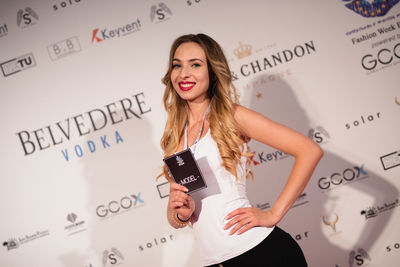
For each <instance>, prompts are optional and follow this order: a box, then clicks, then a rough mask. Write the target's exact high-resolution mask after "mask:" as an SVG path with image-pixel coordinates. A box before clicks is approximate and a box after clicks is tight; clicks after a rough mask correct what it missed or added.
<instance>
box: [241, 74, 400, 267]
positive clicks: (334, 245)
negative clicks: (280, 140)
mask: <svg viewBox="0 0 400 267" xmlns="http://www.w3.org/2000/svg"><path fill="white" fill-rule="evenodd" d="M270 75H271V74H269V75H260V76H258V77H256V78H255V79H254V80H252V82H251V84H255V85H256V86H254V87H253V88H252V89H247V90H248V91H246V92H245V94H247V95H245V96H246V97H247V99H249V100H250V101H249V102H248V103H249V105H248V107H249V108H250V109H253V110H255V111H257V112H260V113H262V114H264V115H265V116H267V117H269V118H270V119H273V120H275V121H277V122H279V123H281V124H284V125H286V126H288V127H290V128H293V129H295V130H297V131H298V132H301V133H302V134H305V135H308V133H316V132H317V131H322V132H321V133H320V136H319V137H323V138H325V140H324V141H323V142H322V143H321V147H322V149H324V146H326V144H324V143H326V141H328V142H329V137H330V138H331V142H332V143H333V141H334V138H335V137H334V136H330V135H329V129H328V131H326V129H324V128H323V127H319V128H318V130H317V129H315V127H317V125H311V122H310V120H309V119H308V117H307V115H306V112H305V110H304V109H303V108H302V107H301V106H300V104H299V103H298V101H297V98H296V95H295V94H294V92H293V89H292V88H291V87H290V86H289V84H287V83H286V82H285V81H284V80H283V79H276V80H275V81H274V82H269V83H260V82H259V81H260V80H262V79H264V80H265V81H268V77H269V76H270ZM257 80H258V81H257ZM322 123H323V122H322ZM322 126H323V125H322ZM310 130H311V131H310ZM323 138H320V139H318V142H319V141H321V140H322V139H323ZM250 147H251V149H252V151H255V152H256V153H255V157H254V160H255V161H256V164H257V163H259V164H258V165H255V166H253V172H254V175H255V181H254V182H248V195H249V199H250V200H251V201H252V203H253V205H254V206H258V207H260V208H263V209H269V208H270V207H272V205H273V203H274V201H275V200H276V198H277V197H278V195H279V193H280V191H281V189H282V187H283V185H284V183H285V182H286V179H287V177H288V175H289V172H290V169H291V167H292V164H293V162H294V159H293V158H292V157H291V156H288V155H285V154H284V153H282V152H281V151H278V150H277V149H275V148H271V147H268V146H265V145H263V144H260V143H258V142H256V141H252V142H251V144H250ZM324 152H325V154H324V157H323V159H322V160H321V162H320V163H319V165H318V166H317V169H316V171H315V172H314V174H313V176H312V178H311V180H310V182H309V184H308V186H307V187H306V189H305V191H304V193H303V195H302V196H301V198H299V199H298V201H297V202H296V203H295V204H294V206H295V207H294V208H292V209H291V210H290V211H289V212H288V214H287V215H286V216H285V218H284V219H283V220H282V221H281V222H280V224H279V225H280V226H281V227H282V228H284V229H286V231H287V232H289V233H291V234H292V236H293V237H295V238H296V239H297V240H298V243H299V245H300V246H301V247H302V249H303V250H304V254H305V256H306V258H307V261H308V263H309V265H310V266H335V265H336V266H348V265H349V263H351V265H352V263H354V264H355V262H356V257H357V256H358V258H357V259H358V260H359V261H358V263H360V260H362V261H363V262H367V261H368V257H369V256H368V255H361V254H362V253H363V252H364V251H365V252H366V253H367V254H368V252H369V251H370V250H371V248H372V247H373V246H374V243H375V241H376V240H378V239H379V238H380V236H381V234H382V233H383V231H384V230H389V229H385V227H386V226H387V223H388V222H389V220H390V218H391V216H392V212H393V209H392V210H388V211H385V212H384V213H382V214H380V216H377V217H376V218H374V219H373V220H366V219H365V218H366V217H365V214H364V215H362V214H360V212H361V211H362V210H363V209H366V208H367V207H365V206H363V204H362V203H363V201H364V200H366V201H365V203H371V199H372V200H373V204H372V206H373V207H376V206H378V205H384V204H385V203H391V202H393V201H394V200H396V199H397V198H398V196H399V192H398V190H397V189H396V188H395V187H394V186H393V185H392V184H391V183H389V182H388V181H387V180H385V179H383V178H382V177H380V176H378V175H377V174H375V173H373V172H372V171H371V170H369V169H368V166H364V165H363V162H349V161H348V160H346V159H344V158H342V157H341V156H340V155H337V154H335V153H333V152H330V151H327V150H325V151H324ZM268 154H269V155H268ZM365 161H368V158H366V159H365ZM346 169H349V170H348V171H346V174H345V175H346V177H347V178H348V180H351V181H349V182H347V181H345V180H343V178H342V183H341V184H339V185H334V184H332V183H330V184H329V183H324V184H321V187H324V189H322V188H320V187H319V186H318V184H319V179H320V178H321V177H324V176H326V177H328V178H329V177H330V176H331V174H333V173H335V172H338V173H341V174H342V175H343V171H345V170H346ZM353 175H354V178H352V177H353ZM337 179H340V178H337ZM324 182H327V181H324ZM328 182H329V180H328ZM335 183H336V184H338V183H339V180H335ZM327 186H329V187H330V188H325V187H327ZM260 189H261V190H260ZM354 236H356V238H354ZM354 266H355V265H354Z"/></svg>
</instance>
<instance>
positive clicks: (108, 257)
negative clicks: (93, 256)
mask: <svg viewBox="0 0 400 267" xmlns="http://www.w3.org/2000/svg"><path fill="white" fill-rule="evenodd" d="M123 260H124V255H122V253H121V252H120V251H119V250H118V249H116V248H111V249H110V251H108V250H104V252H103V260H102V262H103V267H106V266H109V264H110V265H118V264H121V263H122V261H123Z"/></svg>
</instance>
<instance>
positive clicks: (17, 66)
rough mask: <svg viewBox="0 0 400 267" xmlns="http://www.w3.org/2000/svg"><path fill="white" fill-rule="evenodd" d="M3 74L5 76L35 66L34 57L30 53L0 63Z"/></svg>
mask: <svg viewBox="0 0 400 267" xmlns="http://www.w3.org/2000/svg"><path fill="white" fill-rule="evenodd" d="M0 66H1V71H2V72H3V76H4V77H7V76H10V75H12V74H15V73H17V72H20V71H23V70H26V69H29V68H33V67H35V66H36V62H35V58H34V57H33V54H32V53H29V54H25V55H23V56H20V57H17V58H13V59H11V60H8V61H6V62H3V63H1V64H0Z"/></svg>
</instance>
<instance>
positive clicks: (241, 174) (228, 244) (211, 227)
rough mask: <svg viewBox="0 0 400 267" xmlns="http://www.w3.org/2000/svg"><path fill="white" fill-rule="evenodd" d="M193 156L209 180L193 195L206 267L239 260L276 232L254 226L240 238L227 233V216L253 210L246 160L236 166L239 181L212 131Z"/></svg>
mask: <svg viewBox="0 0 400 267" xmlns="http://www.w3.org/2000/svg"><path fill="white" fill-rule="evenodd" d="M194 157H195V158H196V160H197V163H198V165H199V168H200V169H201V172H202V174H203V176H204V178H205V180H206V184H207V188H205V189H202V190H200V191H197V192H194V193H193V194H191V196H192V197H193V199H194V201H195V205H196V208H195V211H194V216H195V217H194V218H196V219H197V220H196V219H195V221H194V223H193V229H194V231H195V237H196V240H197V243H198V245H199V248H200V251H201V255H202V259H203V265H212V264H216V263H219V262H222V261H225V260H228V259H231V258H233V257H236V256H238V255H240V254H242V253H244V252H246V251H248V250H250V249H252V248H253V247H255V246H256V245H258V244H259V243H260V242H261V241H262V240H264V239H265V238H266V237H267V236H268V235H269V234H270V233H271V231H272V230H273V227H272V228H267V227H253V228H251V229H249V230H247V231H246V232H244V233H242V234H241V235H237V234H234V235H229V231H230V230H231V229H232V228H231V229H227V230H224V225H225V224H226V222H227V221H225V219H224V218H225V217H226V215H228V213H229V212H231V211H233V210H235V209H237V208H243V207H250V206H251V205H250V202H249V200H248V199H247V195H246V166H245V162H246V159H245V158H244V157H243V158H242V161H241V162H240V164H238V167H237V175H238V180H237V181H236V180H235V177H234V176H233V175H232V174H231V173H230V172H228V171H227V170H226V169H225V168H224V167H223V166H222V160H221V157H220V154H219V150H218V147H217V144H216V143H215V141H214V140H213V138H212V137H211V134H210V130H208V132H207V133H206V135H205V136H204V137H203V138H201V139H200V140H199V141H198V143H197V146H196V151H195V154H194Z"/></svg>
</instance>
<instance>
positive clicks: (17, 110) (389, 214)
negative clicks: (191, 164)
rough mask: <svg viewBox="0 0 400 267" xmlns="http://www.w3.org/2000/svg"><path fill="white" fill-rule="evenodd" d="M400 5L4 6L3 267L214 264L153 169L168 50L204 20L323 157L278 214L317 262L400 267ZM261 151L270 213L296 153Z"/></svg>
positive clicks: (48, 1) (254, 197) (166, 2)
mask: <svg viewBox="0 0 400 267" xmlns="http://www.w3.org/2000/svg"><path fill="white" fill-rule="evenodd" d="M398 2H400V1H399V0H373V1H372V0H369V1H367V0H357V1H356V0H334V1H295V2H293V1H292V2H290V3H289V2H287V1H283V2H282V1H261V0H260V1H228V0H214V1H212V0H162V2H161V1H153V0H147V1H145V0H143V1H129V0H118V1H110V0H97V1H95V0H42V1H27V0H25V1H24V0H17V1H13V0H2V1H1V2H0V47H1V49H0V67H1V73H0V122H1V131H0V150H1V152H0V153H1V154H0V155H1V157H0V159H1V160H0V210H1V223H0V226H1V227H0V241H1V244H2V246H1V248H0V265H1V266H5V267H6V266H7V267H9V266H18V267H20V266H21V267H23V266H51V267H64V266H65V267H67V266H68V267H69V266H73V267H106V266H107V267H109V266H115V265H118V266H165V267H167V266H188V267H189V266H190V267H192V266H201V264H200V257H199V254H198V250H197V247H196V242H195V239H194V237H193V233H192V230H191V229H190V228H186V229H181V230H175V229H173V228H172V227H170V226H169V225H168V223H167V220H166V212H165V210H166V205H167V201H168V191H169V185H168V183H167V182H166V181H165V180H164V179H163V178H161V179H159V180H156V176H157V175H158V174H159V173H160V171H161V166H162V151H161V150H160V147H159V140H160V137H161V135H162V131H163V127H164V124H165V119H166V114H165V112H164V110H163V106H162V94H163V90H164V87H163V85H162V83H161V77H162V76H163V75H164V73H165V71H166V70H167V61H168V53H169V48H170V45H171V44H172V41H173V40H174V39H175V38H176V37H178V36H180V35H182V34H187V33H200V32H203V33H206V34H208V35H210V36H212V37H213V38H214V39H215V40H216V41H217V42H219V43H220V44H221V46H222V47H223V49H224V52H225V54H226V56H227V58H228V60H229V64H230V67H231V71H232V75H233V79H234V85H235V86H236V87H237V89H238V91H239V93H240V99H241V103H242V104H243V105H244V106H246V107H249V108H251V109H254V110H256V111H258V112H260V113H262V114H264V115H265V116H268V117H269V118H271V119H273V120H276V121H278V122H280V123H283V124H285V125H288V126H289V127H292V128H294V129H296V130H297V131H299V132H301V133H303V134H304V135H306V136H309V138H312V139H313V140H314V141H315V142H316V143H318V144H319V145H320V146H321V147H322V149H323V150H324V151H325V155H324V158H323V159H322V160H321V163H320V164H319V166H318V167H317V169H316V171H315V173H314V174H313V176H312V178H311V180H310V183H309V184H308V186H307V187H306V189H305V191H304V192H303V193H302V194H301V196H300V197H299V199H298V200H297V201H296V203H295V204H294V206H293V208H292V209H291V210H290V211H289V213H288V214H287V216H286V217H285V218H284V219H283V221H282V222H280V224H279V226H280V227H282V228H284V229H285V230H286V231H287V232H288V233H290V234H291V235H292V236H293V237H294V238H295V239H296V240H297V242H298V243H299V244H300V246H301V247H302V248H303V250H304V253H305V256H306V258H307V260H308V262H309V265H310V266H313V267H314V266H315V267H321V266H323V267H325V266H327V267H354V266H386V267H396V266H399V265H398V264H399V262H400V228H399V220H400V207H399V206H400V202H399V197H400V196H399V190H400V124H399V123H400V3H398ZM250 147H251V149H252V150H253V151H254V157H253V163H254V164H253V166H252V168H253V172H254V174H255V179H254V181H248V195H249V198H250V200H251V202H252V203H253V205H254V206H257V207H259V208H260V209H263V210H268V209H269V208H270V207H272V205H273V204H274V201H275V200H276V198H277V197H278V195H279V192H280V190H281V189H282V187H283V185H284V183H285V181H286V178H287V176H288V174H289V172H290V167H291V166H292V164H293V162H294V160H293V157H291V156H290V155H287V154H285V153H284V152H282V151H279V150H277V149H275V148H273V147H268V146H265V145H263V144H260V143H257V142H255V141H251V142H250ZM266 260H268V256H267V254H266Z"/></svg>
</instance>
